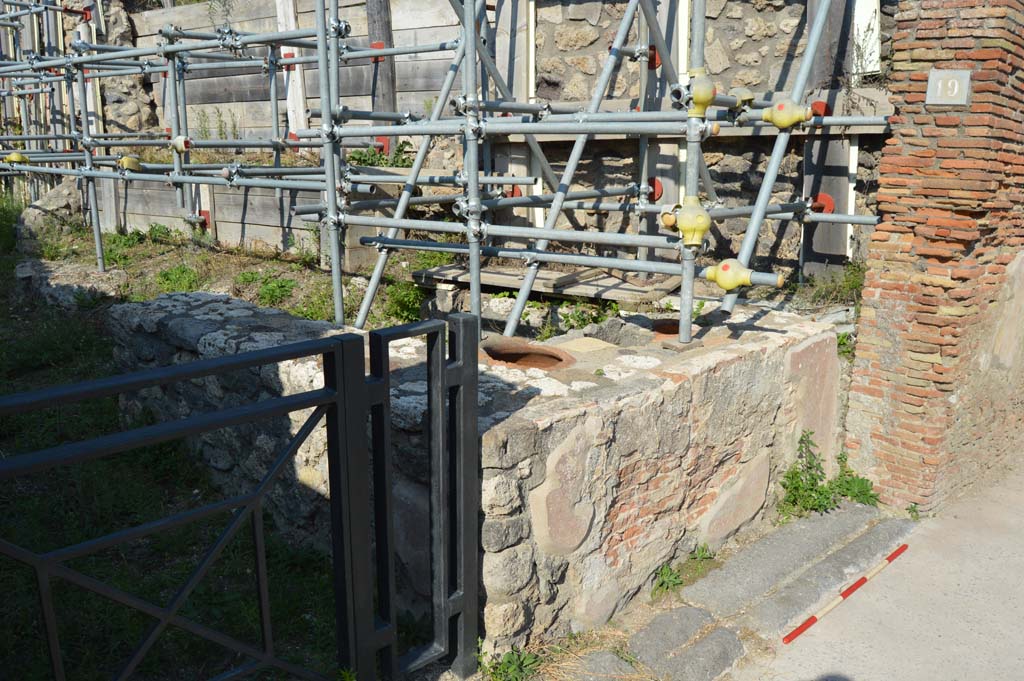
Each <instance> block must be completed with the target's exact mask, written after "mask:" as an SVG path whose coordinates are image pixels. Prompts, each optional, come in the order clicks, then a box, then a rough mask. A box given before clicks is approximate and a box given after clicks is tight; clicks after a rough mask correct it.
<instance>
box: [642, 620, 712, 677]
mask: <svg viewBox="0 0 1024 681" xmlns="http://www.w3.org/2000/svg"><path fill="white" fill-rule="evenodd" d="M711 621H712V617H711V614H710V613H709V612H708V611H707V610H702V609H700V608H692V607H689V606H684V607H680V608H673V609H672V610H669V611H667V612H663V613H660V614H658V615H656V616H655V617H654V619H652V620H651V621H650V622H649V623H648V624H647V625H646V626H644V627H643V628H642V629H640V630H639V631H637V632H636V633H634V634H633V635H632V636H630V638H629V650H630V652H631V653H633V655H635V656H636V659H638V660H640V661H641V662H642V663H644V664H645V665H647V666H648V667H650V668H651V669H653V670H655V671H657V672H659V673H665V671H666V670H667V669H669V668H670V667H671V662H670V661H671V660H672V657H673V656H674V655H675V654H676V653H677V652H678V651H680V650H681V649H682V648H683V647H684V646H686V644H687V643H689V642H690V640H691V639H693V638H694V637H695V636H696V635H697V634H698V633H699V632H700V631H701V629H703V628H704V627H705V626H707V625H708V624H710V623H711Z"/></svg>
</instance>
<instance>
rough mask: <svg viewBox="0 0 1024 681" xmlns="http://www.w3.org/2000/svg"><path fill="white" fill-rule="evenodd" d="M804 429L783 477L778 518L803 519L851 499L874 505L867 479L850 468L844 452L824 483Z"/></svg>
mask: <svg viewBox="0 0 1024 681" xmlns="http://www.w3.org/2000/svg"><path fill="white" fill-rule="evenodd" d="M813 435H814V433H812V432H811V431H808V430H805V431H804V432H803V433H802V434H801V435H800V440H799V443H798V444H797V460H796V461H794V462H793V465H792V466H791V467H790V468H789V470H787V471H786V473H785V474H784V475H783V477H782V488H783V490H785V494H784V495H783V498H782V501H780V502H779V515H780V517H781V518H782V519H783V520H788V519H790V518H793V517H803V516H805V515H807V514H808V513H811V512H816V513H825V512H827V511H831V510H832V509H834V508H836V507H837V506H839V502H840V501H842V500H843V499H844V498H845V499H850V500H851V501H855V502H857V503H861V504H867V505H869V506H876V505H877V504H878V494H877V493H876V492H875V491H874V489H873V486H872V484H871V481H870V480H867V479H866V478H862V477H860V476H859V475H857V474H856V473H854V472H853V470H852V469H851V468H850V467H849V465H848V463H847V454H846V452H841V453H840V454H839V456H838V457H837V460H838V462H839V474H838V475H837V476H836V477H835V478H833V479H831V480H826V477H825V469H824V466H823V465H822V461H821V457H820V456H818V454H817V453H816V452H815V449H816V447H817V445H816V444H815V443H814V440H812V439H811V437H812V436H813Z"/></svg>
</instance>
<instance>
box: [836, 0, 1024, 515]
mask: <svg viewBox="0 0 1024 681" xmlns="http://www.w3.org/2000/svg"><path fill="white" fill-rule="evenodd" d="M896 20H897V29H896V33H895V34H894V36H893V40H894V42H893V57H892V58H893V72H892V75H891V82H890V89H891V92H892V93H893V98H892V99H893V103H894V104H895V106H896V111H897V117H896V118H895V119H894V123H893V134H892V136H891V138H890V139H889V140H888V141H887V142H886V145H885V147H884V149H883V154H882V158H881V163H880V165H879V172H880V178H879V192H878V205H879V210H880V212H881V214H882V223H881V224H880V225H879V226H878V229H877V230H876V231H875V233H874V235H873V236H872V240H871V243H870V245H869V248H868V265H869V272H868V276H867V281H866V285H865V289H864V294H863V306H862V312H861V320H860V328H859V337H858V342H857V359H856V363H855V367H854V376H853V384H852V387H851V398H850V412H849V415H848V419H847V430H848V434H847V447H848V449H849V450H850V453H851V459H852V460H853V461H854V462H855V463H857V464H859V466H860V467H861V468H862V469H863V470H868V471H870V472H871V473H872V475H873V477H875V478H876V479H877V481H878V482H879V483H880V486H881V488H882V489H883V490H884V493H883V499H884V500H885V501H887V502H889V503H893V504H897V505H899V506H901V507H902V506H905V505H907V504H909V503H916V504H918V505H919V506H920V507H921V508H924V509H927V508H934V507H935V506H937V505H939V504H940V503H941V501H942V500H943V499H944V498H946V497H948V496H949V495H950V494H951V493H953V492H955V491H956V490H957V489H958V488H959V487H961V486H962V485H963V484H964V483H965V482H967V481H969V480H970V479H971V478H973V477H974V476H975V475H977V473H978V471H979V470H980V469H981V468H983V467H985V466H987V465H991V463H992V462H993V461H995V460H996V459H997V458H998V456H999V455H1000V454H1003V453H1006V452H1013V451H1016V452H1019V451H1020V448H1021V441H1022V438H1024V435H1022V433H1024V425H1022V424H1021V411H1022V406H1021V393H1022V391H1024V387H1021V386H1022V382H1017V381H1008V380H1006V378H1007V377H1008V376H1016V375H1017V373H1018V372H1019V371H1020V370H1021V369H1020V364H1021V361H1020V360H1019V355H1020V354H1021V353H1020V352H1018V351H1017V349H1019V348H1020V345H1021V343H1022V338H1021V327H1022V326H1024V322H1022V321H1021V320H1020V318H1019V317H1018V318H1017V320H1016V321H1015V323H1011V324H1010V325H1009V327H1007V325H1006V315H1007V314H1009V313H1010V312H1012V311H1013V310H1015V309H1017V307H1019V305H1018V304H1017V302H1015V299H1014V293H1015V291H1016V290H1017V289H1018V288H1019V286H1018V285H1017V282H1019V280H1016V282H1015V281H1011V280H1009V279H1008V275H1007V266H1008V265H1010V264H1011V262H1013V261H1014V258H1015V256H1016V255H1017V254H1018V252H1019V251H1021V249H1022V245H1024V208H1022V198H1024V197H1022V185H1024V156H1022V152H1021V144H1022V137H1024V135H1022V120H1024V80H1022V79H1024V67H1022V62H1024V2H1020V1H1019V0H993V1H992V2H988V3H978V2H976V0H903V1H902V2H900V5H899V11H898V13H897V15H896ZM932 68H948V69H969V70H971V71H972V84H973V92H972V96H971V100H970V104H969V106H967V107H948V106H946V107H936V106H927V105H925V103H924V102H925V91H926V87H927V81H928V73H929V70H930V69H932ZM1008 282H1010V284H1009V285H1008ZM1022 295H1024V294H1022ZM1000 348H1002V349H1003V352H1002V354H1000ZM993 353H995V354H996V355H997V356H999V357H1001V359H999V361H998V362H997V363H996V364H993V362H992V357H993ZM979 399H983V400H984V401H985V402H986V404H987V406H986V407H985V409H984V410H982V411H979V410H978V408H977V404H978V400H979Z"/></svg>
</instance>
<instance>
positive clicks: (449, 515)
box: [0, 314, 480, 681]
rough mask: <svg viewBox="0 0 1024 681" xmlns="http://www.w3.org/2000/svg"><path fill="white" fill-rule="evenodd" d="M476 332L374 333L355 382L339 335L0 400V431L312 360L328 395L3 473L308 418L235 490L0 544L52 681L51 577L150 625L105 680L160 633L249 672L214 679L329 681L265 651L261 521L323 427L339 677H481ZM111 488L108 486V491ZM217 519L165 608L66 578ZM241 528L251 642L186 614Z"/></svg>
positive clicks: (55, 453) (7, 463)
mask: <svg viewBox="0 0 1024 681" xmlns="http://www.w3.org/2000/svg"><path fill="white" fill-rule="evenodd" d="M478 334H479V331H478V326H477V321H476V318H475V317H472V316H470V315H461V314H456V315H451V317H450V318H449V320H448V321H447V323H446V322H444V321H440V320H430V321H425V322H419V323H414V324H408V325H404V326H398V327H393V328H389V329H385V330H382V331H375V332H371V333H370V334H369V336H368V341H369V350H370V374H369V375H366V373H365V363H364V362H365V356H364V346H363V339H362V338H360V337H359V336H356V335H352V334H346V335H340V336H334V337H331V338H325V339H322V340H314V341H307V342H301V343H295V344H291V345H285V346H281V347H277V348H272V349H266V350H259V351H256V352H248V353H245V354H239V355H233V356H225V357H221V358H216V359H210V360H202V361H197V362H192V363H190V364H179V365H174V366H169V367H165V368H159V369H152V370H147V371H140V372H137V373H132V374H126V375H122V376H116V377H112V378H107V379H101V380H96V381H89V382H86V383H79V384H75V385H67V386H58V387H54V388H48V389H44V390H39V391H35V392H29V393H22V394H16V395H10V396H6V397H2V398H0V418H4V417H8V416H12V415H16V414H21V413H25V412H30V411H34V410H38V409H43V408H50V407H54V406H57V405H61V404H70V403H74V402H80V401H83V400H90V399H97V398H102V397H106V396H111V395H117V394H121V393H125V392H131V391H136V390H141V389H144V388H151V387H154V386H161V385H166V384H169V383H175V382H180V381H186V380H191V379H198V378H202V377H206V376H217V375H221V374H225V373H227V372H231V371H236V370H239V369H245V368H250V367H259V366H263V365H268V364H275V363H278V362H282V361H286V360H293V359H299V358H303V357H310V356H320V357H322V361H323V372H324V387H323V388H321V389H318V390H310V391H307V392H303V393H299V394H294V395H287V396H281V397H274V398H270V399H265V400H260V401H258V402H254V403H250V404H245V405H242V406H238V407H232V408H227V409H222V410H220V411H217V412H213V413H203V414H197V415H192V416H189V417H188V418H184V419H180V420H176V421H167V422H162V423H157V424H155V425H151V426H145V427H142V428H136V429H134V430H128V431H124V432H120V433H115V434H112V435H106V436H102V437H98V438H94V439H91V440H86V441H79V442H72V443H67V444H62V445H60V446H57V447H53V448H50V449H45V450H40V451H36V452H32V453H29V454H23V455H19V456H15V457H12V458H9V459H6V460H0V481H3V480H7V479H10V478H14V477H17V476H23V475H27V474H31V473H39V472H41V471H46V470H51V469H54V468H56V467H59V466H64V465H69V464H77V463H82V462H86V461H90V460H95V459H100V458H102V457H106V456H110V455H113V454H117V453H120V452H126V451H129V450H132V449H135V448H137V447H144V446H148V445H153V444H157V443H161V442H169V441H171V440H174V439H178V438H181V437H185V436H195V435H197V434H200V433H203V432H207V431H211V430H215V429H218V428H223V427H227V426H237V425H242V424H254V423H259V422H260V421H261V420H264V419H269V418H272V417H279V416H282V415H287V414H289V413H292V412H296V411H299V410H304V409H310V408H312V409H313V412H312V414H311V415H310V416H309V417H308V418H307V419H306V421H305V423H304V424H303V425H302V427H301V428H299V429H298V431H297V432H296V433H295V434H294V436H292V438H291V440H290V441H289V442H288V444H287V445H286V446H285V448H284V449H283V450H281V451H280V453H279V454H277V456H276V458H275V459H274V461H273V463H272V465H271V466H270V468H269V470H268V471H267V472H266V473H265V475H264V477H263V479H262V480H261V481H260V482H259V484H258V485H257V486H256V487H255V488H254V489H252V490H250V491H248V492H246V493H243V494H239V495H236V496H233V497H231V498H228V499H223V500H219V501H217V502H215V503H210V504H206V505H203V506H199V507H196V508H191V509H188V510H185V511H181V512H178V513H175V514H173V515H169V516H166V517H163V518H160V519H158V520H155V521H151V522H147V523H144V524H141V525H137V526H134V527H128V528H125V529H121V530H118V531H115V532H112V533H109V534H106V535H103V536H100V537H95V538H92V539H89V540H87V541H84V542H81V543H78V544H75V545H72V546H66V547H63V548H60V549H57V550H52V551H47V552H45V553H41V552H35V551H32V550H29V549H26V548H23V547H21V546H18V545H16V544H14V543H12V542H10V541H7V540H5V539H3V538H0V555H3V556H7V557H9V558H12V559H14V560H16V561H18V562H21V563H24V564H26V565H28V566H30V567H31V568H32V569H34V571H35V574H36V581H37V584H38V593H39V608H40V614H41V621H42V623H43V635H44V636H45V638H46V641H47V644H48V649H49V661H50V666H51V667H52V671H53V678H54V679H56V680H57V681H63V680H64V679H65V678H67V675H66V672H65V662H64V656H63V654H62V650H61V641H60V636H59V633H58V614H57V612H56V610H55V608H54V600H53V595H52V592H51V585H52V582H53V580H67V581H68V582H70V583H72V584H75V585H77V586H78V587H80V588H82V589H86V590H88V591H90V592H93V593H95V594H99V595H100V596H102V597H104V598H107V599H110V600H112V601H114V602H116V603H119V604H121V605H124V606H127V607H129V608H132V609H134V610H137V611H139V612H142V613H145V614H146V615H149V616H150V617H152V618H154V619H155V620H156V622H155V623H154V624H153V625H152V626H151V627H150V628H149V630H148V631H147V632H146V634H145V635H144V636H143V638H142V640H141V641H140V642H139V644H138V645H137V646H136V647H135V649H134V652H133V653H132V654H131V655H130V657H129V659H128V660H127V661H126V662H125V663H124V665H123V666H122V667H121V669H120V671H119V672H117V673H116V674H115V675H114V677H113V678H115V679H128V678H131V676H132V674H133V673H134V672H135V671H136V670H137V668H138V665H139V663H140V662H142V660H143V658H144V657H145V656H146V654H147V652H148V651H149V650H150V649H151V648H152V646H153V644H154V642H155V641H156V640H157V639H158V637H160V635H161V634H162V633H163V632H164V631H165V630H167V629H168V627H177V628H180V629H183V630H185V631H187V632H189V633H191V634H193V635H195V636H198V637H201V638H203V639H206V640H208V641H211V642H214V643H216V644H219V645H220V646H223V647H224V648H226V649H227V650H229V651H231V652H233V653H235V654H237V655H239V656H240V657H241V658H242V659H243V660H244V661H243V662H242V663H241V664H239V665H236V666H235V667H233V668H232V669H230V670H228V671H226V672H223V673H221V674H218V675H217V676H216V677H215V678H216V679H233V678H243V677H246V676H249V675H251V674H254V673H256V672H259V671H261V670H268V669H277V670H280V671H282V672H285V673H286V674H289V675H291V676H294V677H298V678H303V679H322V680H324V681H327V679H328V677H325V676H324V675H323V674H322V673H320V672H316V671H313V670H310V669H307V668H304V667H302V666H299V665H296V664H293V663H290V662H288V661H285V660H283V659H281V658H280V657H279V655H278V654H277V653H276V652H275V646H274V633H273V618H272V613H271V612H270V602H269V597H268V586H267V564H266V553H265V537H264V528H263V521H262V506H263V502H264V499H265V496H266V494H267V492H268V490H269V489H270V486H271V485H272V484H273V483H274V481H275V480H276V479H277V478H278V477H279V476H280V475H281V473H282V471H283V470H284V469H285V467H286V466H287V464H289V463H290V462H291V461H292V459H293V457H294V456H295V454H296V453H297V452H298V450H299V447H300V446H301V445H302V443H303V442H304V441H305V440H306V439H307V438H308V437H309V436H310V434H311V433H312V432H313V431H314V429H315V428H317V427H318V425H319V424H320V423H321V422H322V421H326V428H327V458H328V467H329V484H330V515H331V541H332V555H333V565H334V569H333V581H334V598H335V604H334V605H335V618H336V632H337V650H338V665H339V669H342V670H345V669H348V670H352V671H354V672H355V673H356V675H357V677H358V679H360V681H366V680H370V679H375V678H388V679H393V678H398V677H400V676H402V675H403V674H404V673H407V672H410V671H413V670H416V669H419V668H421V667H423V666H425V665H427V664H430V663H432V662H435V661H437V660H441V659H444V658H450V659H451V661H452V662H451V663H452V669H453V671H454V672H455V673H456V674H457V675H459V676H460V677H463V678H464V677H466V676H468V675H469V674H471V673H472V672H473V671H474V670H475V668H476V662H475V656H474V653H475V648H476V643H477V631H478V621H477V616H478V580H479V577H478V560H479V557H478V548H477V522H478V518H477V514H478V509H479V491H480V484H479V451H478V450H479V438H478V434H477V344H478ZM415 336H425V337H426V344H427V360H426V361H427V374H428V402H427V403H428V419H429V426H430V428H429V432H430V437H429V450H430V451H429V454H430V464H431V465H430V470H431V481H430V482H431V486H430V495H431V562H432V565H430V566H424V569H430V570H431V574H432V601H433V610H432V612H433V623H432V624H433V640H432V641H431V642H430V643H427V644H425V645H421V646H419V647H418V648H414V649H412V650H410V651H409V652H407V653H406V654H405V655H403V656H402V657H399V656H398V640H397V638H398V636H397V632H398V626H397V615H396V604H395V598H394V594H395V561H394V525H393V517H392V503H391V501H392V500H391V471H392V451H391V450H392V448H391V442H390V431H391V426H390V397H389V396H390V391H389V385H390V370H389V360H388V347H389V345H390V344H391V343H392V342H394V341H396V340H399V339H404V338H410V337H415ZM368 421H369V423H370V424H371V436H370V441H369V442H368V441H367V436H366V432H367V431H366V426H367V422H368ZM116 482H117V481H114V480H112V481H111V484H116ZM225 511H232V514H231V517H230V520H229V522H228V524H227V526H226V527H224V529H223V530H222V531H221V532H220V534H219V536H218V538H217V540H216V542H215V543H214V544H213V545H212V546H211V547H210V548H209V549H208V550H207V551H206V553H205V554H204V555H202V557H201V558H200V560H199V562H198V565H197V566H196V567H195V569H194V570H193V571H192V573H191V575H189V577H188V578H187V580H186V581H185V582H184V583H183V584H182V585H181V586H180V588H179V589H178V590H177V592H176V593H175V595H174V597H173V598H172V599H171V600H170V601H169V602H167V603H163V604H159V603H152V602H148V601H146V600H144V599H142V598H139V597H137V596H134V595H132V594H131V593H128V592H126V591H124V590H122V589H119V588H117V587H115V586H112V585H111V584H108V583H105V582H103V581H100V580H97V579H95V578H93V577H90V576H88V575H86V574H83V573H82V572H79V571H78V570H75V569H72V568H71V567H69V566H68V565H67V563H68V561H70V560H72V559H75V558H79V557H82V556H87V555H92V554H95V553H97V552H99V551H102V550H104V549H107V548H110V547H113V546H116V545H119V544H122V543H124V542H128V541H131V540H136V539H139V538H142V537H147V536H150V535H153V534H155V533H158V532H161V531H165V530H171V529H173V528H178V527H182V526H185V525H187V524H189V523H194V522H197V521H200V520H203V519H208V518H210V517H211V516H213V515H215V514H217V513H223V512H225ZM246 521H250V522H251V527H252V533H253V536H252V540H253V546H254V547H255V562H256V565H255V566H254V571H255V575H256V583H257V591H258V594H259V606H260V630H261V641H260V643H259V644H255V645H254V644H252V643H249V642H246V641H242V640H239V639H238V638H236V637H234V636H231V635H229V634H227V633H224V632H222V631H218V630H217V629H215V628H212V627H210V626H208V625H205V624H202V623H200V622H197V621H194V620H191V619H189V618H187V617H185V616H183V615H182V613H181V611H182V606H183V605H184V604H185V602H186V601H187V600H188V598H189V596H190V594H192V593H193V592H194V591H195V589H196V587H197V586H198V585H199V584H200V582H201V581H202V580H203V578H204V576H206V575H207V574H208V573H209V571H210V570H211V567H212V566H213V565H214V564H215V562H216V561H217V558H218V556H220V555H221V553H222V551H223V550H224V548H225V546H226V545H227V544H228V543H229V542H230V541H231V539H232V538H233V537H234V536H235V535H236V534H237V533H238V532H239V531H240V529H241V528H242V527H243V526H244V524H245V523H246ZM6 673H11V674H12V677H11V678H19V676H20V674H19V673H18V670H16V669H7V670H4V674H6ZM330 678H332V679H333V678H335V677H334V676H332V677H330Z"/></svg>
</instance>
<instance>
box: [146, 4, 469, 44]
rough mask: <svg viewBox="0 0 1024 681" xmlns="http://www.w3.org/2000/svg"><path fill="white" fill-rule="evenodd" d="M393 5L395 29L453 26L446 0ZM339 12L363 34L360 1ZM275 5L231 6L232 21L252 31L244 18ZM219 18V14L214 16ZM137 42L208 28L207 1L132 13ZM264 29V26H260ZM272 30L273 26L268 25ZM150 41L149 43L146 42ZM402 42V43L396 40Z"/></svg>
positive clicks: (303, 21) (306, 13)
mask: <svg viewBox="0 0 1024 681" xmlns="http://www.w3.org/2000/svg"><path fill="white" fill-rule="evenodd" d="M295 4H296V9H297V11H298V19H299V27H300V28H312V27H313V25H314V19H313V17H314V16H315V13H314V7H315V5H314V4H313V2H312V0H298V1H297V2H296V3H295ZM393 4H394V6H393V7H392V22H393V26H394V29H395V31H402V30H406V29H419V28H424V27H431V26H456V25H458V23H459V22H458V18H457V17H456V16H455V13H454V12H453V11H452V8H451V5H449V4H448V2H447V1H446V0H397V1H396V2H394V3H393ZM341 5H342V10H341V16H342V18H343V19H345V20H346V21H348V22H349V24H350V25H351V26H352V35H353V36H365V35H366V9H365V5H364V3H363V2H361V1H357V2H351V1H346V2H342V3H341ZM276 17H277V9H276V6H275V4H274V2H273V0H254V1H251V2H247V3H242V4H240V5H239V6H237V7H234V8H232V10H231V17H230V18H231V25H232V26H233V27H234V28H235V29H237V30H243V31H255V30H257V29H254V28H250V27H249V25H247V22H256V21H259V20H261V19H273V20H274V21H275V22H276ZM214 18H218V17H216V16H215V17H214ZM132 19H133V22H134V24H135V30H136V35H137V36H138V37H139V39H140V42H139V44H140V45H141V44H143V43H142V42H141V41H142V40H143V39H146V38H150V37H152V36H155V35H158V33H159V31H160V29H161V28H163V27H164V26H166V25H173V26H180V27H181V28H183V29H185V30H193V31H204V30H206V31H208V30H211V29H212V28H213V27H214V24H213V23H212V22H211V21H210V3H208V2H202V3H196V4H194V5H184V6H181V7H172V8H170V9H155V10H150V11H148V12H139V13H136V14H133V15H132ZM260 30H266V29H260ZM270 30H272V29H270ZM147 44H152V43H147ZM396 44H404V43H396Z"/></svg>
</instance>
